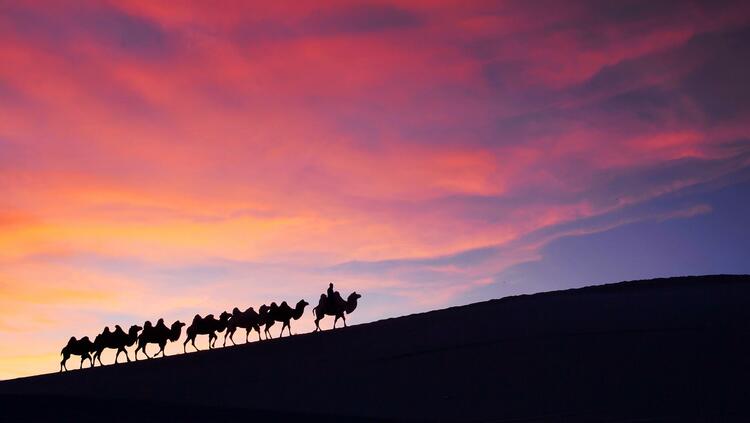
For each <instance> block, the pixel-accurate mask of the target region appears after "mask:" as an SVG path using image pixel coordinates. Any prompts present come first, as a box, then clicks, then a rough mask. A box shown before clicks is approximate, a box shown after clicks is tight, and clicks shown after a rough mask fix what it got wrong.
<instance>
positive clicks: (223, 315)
mask: <svg viewBox="0 0 750 423" xmlns="http://www.w3.org/2000/svg"><path fill="white" fill-rule="evenodd" d="M235 310H237V312H239V311H240V310H239V309H237V308H235ZM230 317H232V315H231V314H229V313H227V312H226V311H222V312H221V314H220V315H219V321H220V322H222V323H226V322H227V321H228V320H229V318H230Z"/></svg>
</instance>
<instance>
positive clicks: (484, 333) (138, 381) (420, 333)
mask: <svg viewBox="0 0 750 423" xmlns="http://www.w3.org/2000/svg"><path fill="white" fill-rule="evenodd" d="M361 306H362V307H366V298H365V299H364V300H363V302H362V304H361ZM308 317H309V316H305V317H304V318H308ZM73 363H75V360H73V361H71V364H73ZM71 367H72V366H71ZM748 381H750V276H702V277H681V278H669V279H654V280H648V281H635V282H622V283H619V284H612V285H604V286H597V287H589V288H582V289H575V290H567V291H558V292H550V293H543V294H536V295H529V296H518V297H509V298H503V299H499V300H492V301H487V302H482V303H476V304H471V305H468V306H462V307H454V308H449V309H445V310H437V311H432V312H428V313H423V314H415V315H410V316H405V317H399V318H394V319H387V320H382V321H378V322H373V323H369V324H363V325H357V326H352V327H349V328H346V329H339V330H334V331H326V332H323V333H314V334H305V335H297V336H294V337H291V338H283V339H276V340H271V341H263V342H252V343H250V344H247V345H239V346H236V347H228V348H221V349H217V350H214V351H201V352H197V353H189V354H184V355H177V356H172V357H166V358H164V359H155V360H149V361H139V362H135V363H129V364H121V365H116V366H105V367H97V368H94V369H85V370H83V371H70V372H67V373H62V374H50V375H40V376H35V377H28V378H21V379H15V380H9V381H3V382H0V406H1V407H2V416H3V417H4V418H5V420H8V421H15V420H16V419H21V418H23V419H28V420H37V421H47V420H60V421H65V420H71V419H79V420H78V421H102V422H104V421H131V420H139V421H152V420H153V421H173V420H179V421H197V420H201V421H213V420H224V421H239V420H263V421H305V422H309V421H326V422H332V421H370V420H371V421H493V422H504V421H530V422H531V421H560V422H563V421H564V422H579V421H592V422H593V421H615V422H619V421H750V389H749V388H748ZM0 420H2V419H0Z"/></svg>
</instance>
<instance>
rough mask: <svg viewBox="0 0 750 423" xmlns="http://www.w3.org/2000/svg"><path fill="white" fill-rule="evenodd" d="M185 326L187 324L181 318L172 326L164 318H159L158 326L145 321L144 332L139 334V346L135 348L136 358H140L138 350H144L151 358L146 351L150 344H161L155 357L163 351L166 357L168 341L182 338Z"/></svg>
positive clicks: (162, 353)
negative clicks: (165, 350)
mask: <svg viewBox="0 0 750 423" xmlns="http://www.w3.org/2000/svg"><path fill="white" fill-rule="evenodd" d="M183 326H185V324H184V323H182V322H181V321H179V320H176V321H175V322H174V323H172V326H171V327H169V328H167V326H166V325H165V324H164V319H159V321H158V322H157V323H156V326H151V322H148V321H147V322H146V323H144V324H143V332H141V334H140V335H138V346H137V347H136V349H135V359H136V360H138V351H143V354H145V355H146V358H151V357H149V355H148V353H147V352H146V346H148V344H158V345H159V351H157V352H156V354H154V357H156V356H157V355H159V353H161V355H162V357H165V356H166V354H165V352H164V347H165V346H166V345H167V342H174V341H176V340H178V339H180V335H182V327H183Z"/></svg>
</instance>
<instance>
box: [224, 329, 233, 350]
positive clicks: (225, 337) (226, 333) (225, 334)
mask: <svg viewBox="0 0 750 423" xmlns="http://www.w3.org/2000/svg"><path fill="white" fill-rule="evenodd" d="M227 336H229V329H227V331H226V332H224V346H225V347H226V346H227ZM229 339H232V338H231V337H230V338H229ZM232 342H234V341H232Z"/></svg>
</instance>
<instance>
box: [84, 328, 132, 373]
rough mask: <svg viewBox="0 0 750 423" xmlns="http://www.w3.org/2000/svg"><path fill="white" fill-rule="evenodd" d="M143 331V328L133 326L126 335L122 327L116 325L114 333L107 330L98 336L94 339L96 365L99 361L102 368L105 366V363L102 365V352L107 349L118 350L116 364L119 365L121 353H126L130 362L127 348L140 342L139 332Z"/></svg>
mask: <svg viewBox="0 0 750 423" xmlns="http://www.w3.org/2000/svg"><path fill="white" fill-rule="evenodd" d="M141 329H143V328H142V327H140V326H138V325H133V326H131V327H130V329H129V330H128V333H125V331H123V330H122V328H121V327H120V325H115V331H114V332H110V331H109V328H105V330H104V331H103V332H102V333H101V334H99V335H96V338H94V364H96V361H97V360H99V364H100V365H102V366H103V365H104V363H102V352H103V351H104V350H105V349H107V348H112V349H117V354H115V364H117V358H118V357H120V353H121V352H124V353H125V358H126V359H127V360H128V362H130V357H129V356H128V351H127V350H126V349H125V347H131V346H133V344H135V341H137V340H138V332H140V331H141Z"/></svg>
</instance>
